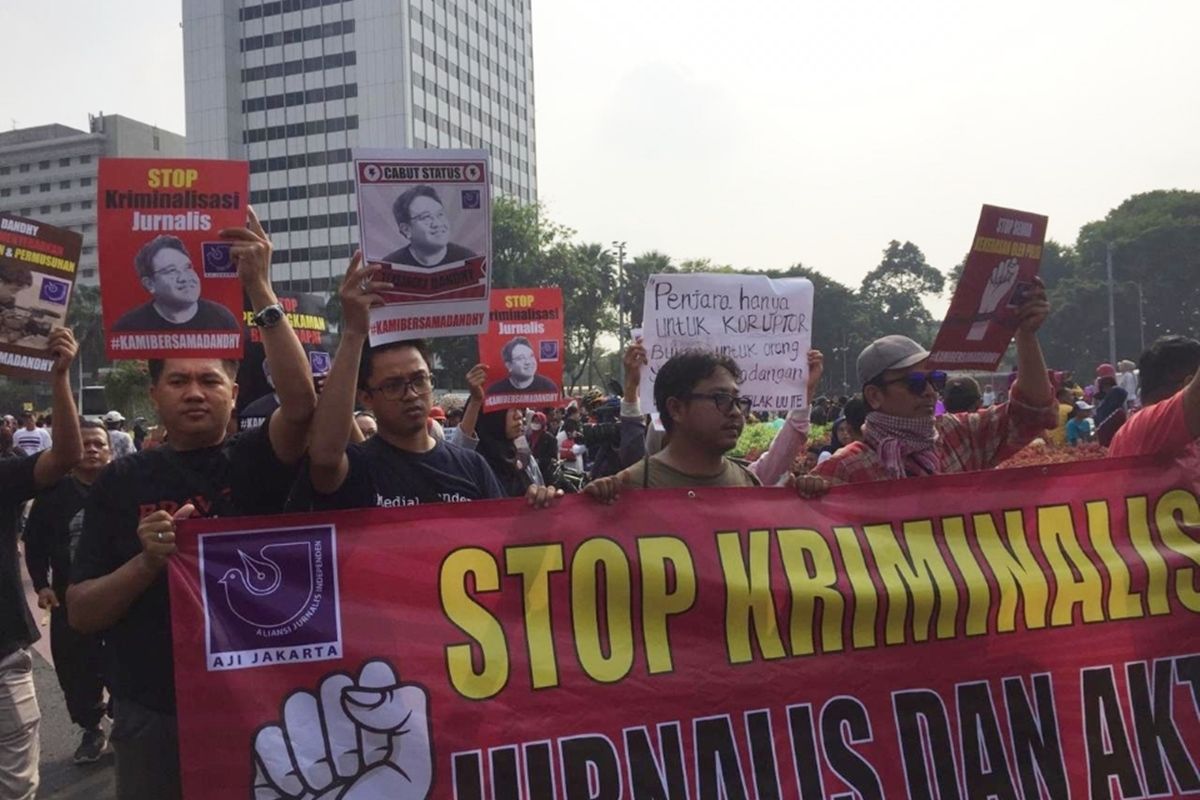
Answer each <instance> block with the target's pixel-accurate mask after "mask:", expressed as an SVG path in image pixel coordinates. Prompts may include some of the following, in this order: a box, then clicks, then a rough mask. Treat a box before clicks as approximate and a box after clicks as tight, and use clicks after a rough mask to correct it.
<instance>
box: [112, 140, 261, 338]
mask: <svg viewBox="0 0 1200 800" xmlns="http://www.w3.org/2000/svg"><path fill="white" fill-rule="evenodd" d="M249 176H250V173H249V167H248V165H247V164H246V162H244V161H207V160H200V159H143V158H102V159H100V175H99V190H98V192H97V207H98V212H97V218H98V225H99V229H98V230H99V244H100V286H101V289H100V292H101V299H102V303H103V306H104V334H105V352H106V353H107V354H108V357H109V358H165V357H167V356H184V357H196V356H212V357H220V358H240V357H241V355H242V325H241V322H240V321H239V320H240V319H241V316H242V289H241V284H240V283H239V282H238V279H237V268H236V266H235V265H234V264H233V261H232V259H231V258H230V255H229V243H228V242H226V241H223V240H222V239H221V237H220V236H218V232H219V231H221V229H223V228H244V227H245V226H246V201H247V197H246V187H247V186H248V184H249Z"/></svg>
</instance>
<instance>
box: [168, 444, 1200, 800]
mask: <svg viewBox="0 0 1200 800" xmlns="http://www.w3.org/2000/svg"><path fill="white" fill-rule="evenodd" d="M1101 478H1102V480H1101ZM1198 491H1200V478H1198V476H1197V475H1195V474H1188V473H1186V472H1185V471H1184V470H1182V469H1181V468H1180V467H1178V466H1176V465H1168V464H1161V463H1157V462H1153V461H1150V460H1145V459H1142V460H1126V461H1107V462H1100V463H1079V464H1070V465H1060V466H1055V467H1051V468H1033V469H1015V470H1005V471H1002V472H994V471H993V472H979V473H972V474H961V475H951V476H941V477H937V478H926V479H914V480H906V481H891V482H887V483H875V484H862V485H857V486H847V487H839V488H837V489H834V490H833V491H832V492H831V493H830V494H829V495H828V496H827V497H826V498H825V499H824V500H822V501H820V502H806V501H803V500H800V499H797V498H796V497H795V496H794V495H793V494H791V493H790V492H788V491H787V490H784V489H764V490H754V491H750V490H742V489H695V490H692V491H682V490H681V491H644V492H641V493H639V492H637V491H631V492H627V493H625V494H624V495H622V497H621V499H620V500H619V501H618V502H617V503H616V504H615V505H612V506H602V505H599V504H597V503H594V502H593V501H591V500H590V499H589V498H586V497H570V498H566V499H565V500H564V502H562V504H561V505H560V506H559V507H558V508H557V509H556V510H553V511H535V510H531V509H528V508H527V507H526V506H525V505H524V504H523V503H521V502H520V501H516V500H513V501H494V502H483V503H470V504H446V505H440V506H420V507H417V508H412V509H401V510H374V509H372V510H364V511H355V512H347V513H340V514H329V515H287V516H280V517H273V518H257V519H225V520H199V521H193V520H188V521H187V522H186V523H184V525H183V526H182V528H181V532H180V554H179V556H178V557H176V558H173V559H172V562H171V574H170V583H171V605H172V616H173V626H174V647H175V669H176V685H177V686H178V687H179V692H178V712H179V726H180V741H181V748H182V768H183V779H184V789H185V796H186V797H187V798H188V800H203V799H204V798H214V799H216V798H222V800H223V799H224V798H230V797H247V796H253V797H255V798H259V800H265V799H266V798H278V797H300V796H304V797H318V796H319V797H333V796H336V797H353V798H355V800H360V799H361V798H421V797H437V798H451V797H453V798H457V800H483V798H501V797H511V798H520V797H530V798H568V799H571V800H573V799H574V798H589V800H594V799H595V798H605V799H608V798H613V799H615V798H620V797H633V798H649V797H658V798H684V797H704V798H708V797H711V798H717V797H726V798H748V797H760V798H761V797H778V798H801V797H802V798H805V799H806V800H807V798H813V797H833V796H850V794H847V793H856V794H855V795H854V796H859V797H869V798H882V797H931V796H935V795H934V787H936V790H937V796H940V797H943V798H946V797H960V796H961V797H985V796H998V797H1010V798H1012V797H1054V798H1059V797H1068V796H1070V797H1087V796H1092V797H1098V796H1103V797H1108V796H1109V787H1110V785H1111V784H1112V783H1113V782H1114V781H1116V782H1117V783H1119V784H1120V786H1121V787H1122V791H1124V793H1125V796H1134V795H1138V794H1141V793H1142V788H1141V787H1144V790H1145V793H1146V794H1149V795H1154V796H1160V795H1166V794H1170V793H1172V791H1173V787H1176V786H1177V787H1180V788H1181V789H1182V790H1183V791H1193V790H1194V789H1195V788H1197V786H1198V785H1200V777H1198V776H1197V773H1196V767H1195V766H1194V764H1195V763H1196V760H1197V757H1198V756H1200V718H1198V716H1197V708H1198V706H1197V703H1196V698H1197V697H1198V696H1200V655H1197V653H1196V642H1197V634H1198V633H1200V617H1198V616H1197V613H1198V612H1200V587H1198V585H1197V580H1196V567H1197V565H1200V542H1198V541H1197V529H1198V526H1200V504H1198V501H1197V492H1198ZM398 530H402V531H403V534H404V535H402V536H398V535H397V531H398ZM1139 781H1142V782H1144V783H1140V782H1139ZM960 787H961V791H962V793H961V794H960Z"/></svg>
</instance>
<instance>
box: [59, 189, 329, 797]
mask: <svg viewBox="0 0 1200 800" xmlns="http://www.w3.org/2000/svg"><path fill="white" fill-rule="evenodd" d="M221 236H222V237H225V238H227V239H231V240H233V247H232V249H231V256H232V258H233V260H234V261H235V262H236V263H237V269H238V278H239V280H240V281H241V284H242V288H243V289H244V290H245V292H246V296H247V297H248V298H249V299H250V303H251V306H252V308H253V310H254V318H255V323H256V324H257V325H258V326H259V327H260V328H261V329H262V342H263V347H264V348H265V350H266V357H267V359H268V360H269V361H270V362H271V374H272V375H273V376H274V377H275V391H276V393H277V394H278V395H279V408H278V409H276V411H275V412H274V413H273V414H272V415H271V418H270V419H269V420H268V421H267V423H266V424H265V425H263V426H262V427H260V428H257V429H255V430H252V431H248V432H246V433H242V434H239V435H237V436H234V437H232V438H227V437H226V431H227V430H228V427H229V421H230V418H231V416H232V414H233V407H234V400H235V398H236V397H237V384H236V383H234V380H235V376H236V375H237V366H238V365H237V362H235V361H222V360H220V359H215V358H209V359H204V358H195V359H182V358H181V359H166V360H164V361H151V362H150V379H151V387H150V398H151V400H153V402H154V405H155V408H156V409H157V411H158V415H159V418H160V419H161V420H162V424H163V426H164V427H165V428H166V431H167V439H168V444H167V445H165V446H162V447H156V448H153V449H150V450H142V451H141V452H139V453H137V454H135V455H132V456H128V457H126V458H122V459H120V460H118V461H117V462H114V463H113V464H112V465H111V466H110V467H109V468H108V469H107V470H106V471H105V472H104V474H103V475H101V476H100V479H99V480H98V481H97V482H96V485H95V487H93V490H92V493H91V495H90V496H89V497H88V502H87V505H86V507H85V513H84V524H83V535H82V537H81V538H80V541H79V549H78V551H77V552H76V554H75V561H74V564H73V565H72V575H71V587H70V589H69V590H68V591H67V607H68V609H69V611H70V620H71V625H72V626H74V627H75V628H76V629H78V630H80V631H82V632H90V633H94V632H99V631H103V632H104V638H105V655H106V657H107V659H108V663H109V667H110V675H109V677H110V679H111V681H112V686H111V691H112V695H113V698H114V721H113V730H112V742H113V746H114V749H115V750H116V755H117V797H118V798H119V800H131V799H136V800H141V799H142V798H146V799H147V800H149V799H150V798H153V800H171V799H172V798H178V797H179V796H180V792H181V790H180V784H179V774H180V773H179V744H178V731H177V726H176V721H175V686H174V671H173V661H172V649H171V613H170V604H169V596H168V592H167V572H166V565H167V560H168V559H169V558H170V557H171V556H172V555H173V554H174V553H175V523H176V521H177V520H180V519H185V518H187V517H190V516H205V517H212V516H233V515H244V514H269V513H273V512H278V511H281V510H282V508H283V505H284V502H285V501H286V499H287V495H288V491H289V489H290V488H291V485H292V482H293V480H294V478H295V474H296V466H297V464H298V463H299V461H300V459H301V457H302V456H303V455H304V445H305V441H306V437H307V435H308V426H309V423H310V422H311V420H312V412H313V409H314V407H315V406H316V393H315V392H314V390H313V384H312V378H311V375H310V370H309V364H308V357H307V356H306V355H305V353H304V348H303V347H302V346H301V344H300V341H299V339H297V338H296V334H295V333H294V332H293V331H292V329H291V327H290V326H289V325H288V322H287V318H286V316H285V315H284V314H283V310H282V307H281V306H280V305H279V303H278V299H277V298H276V297H275V293H274V291H273V290H272V289H271V282H270V277H269V270H270V255H271V243H270V241H269V240H268V239H267V237H266V234H265V233H264V232H263V229H262V227H261V226H260V225H259V223H258V219H257V218H256V217H255V216H254V213H253V212H250V226H249V228H239V229H234V230H224V231H221Z"/></svg>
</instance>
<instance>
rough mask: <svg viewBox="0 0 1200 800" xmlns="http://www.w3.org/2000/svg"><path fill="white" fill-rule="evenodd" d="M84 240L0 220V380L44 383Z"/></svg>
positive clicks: (34, 224)
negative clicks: (49, 347) (52, 339)
mask: <svg viewBox="0 0 1200 800" xmlns="http://www.w3.org/2000/svg"><path fill="white" fill-rule="evenodd" d="M82 242H83V237H82V236H81V235H79V234H78V233H75V232H73V231H68V230H64V229H63V228H56V227H54V226H53V225H47V224H45V223H44V222H38V221H37V220H32V219H26V218H24V217H17V216H14V215H12V214H0V375H9V376H11V377H14V378H33V379H35V380H48V379H49V378H50V369H51V368H52V367H53V366H54V359H53V357H52V356H51V354H50V352H49V351H48V350H47V348H46V345H47V339H48V337H49V336H50V330H51V329H52V328H54V327H57V326H60V325H65V324H66V321H67V307H68V306H69V304H70V302H71V290H72V289H73V288H74V286H75V270H76V268H77V267H78V266H79V251H80V245H81V244H82Z"/></svg>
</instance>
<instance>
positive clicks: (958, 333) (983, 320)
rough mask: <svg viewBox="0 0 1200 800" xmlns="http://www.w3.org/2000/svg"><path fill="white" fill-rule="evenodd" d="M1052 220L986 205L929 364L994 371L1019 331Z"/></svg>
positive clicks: (939, 367) (934, 344) (938, 366)
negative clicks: (1020, 312) (1020, 313)
mask: <svg viewBox="0 0 1200 800" xmlns="http://www.w3.org/2000/svg"><path fill="white" fill-rule="evenodd" d="M1046 222H1047V218H1046V217H1043V216H1041V215H1039V214H1030V213H1028V212H1025V211H1014V210H1012V209H1009V208H997V207H996V206H984V207H983V210H982V211H981V212H980V214H979V226H978V227H977V228H976V229H975V239H974V241H973V242H972V244H971V252H970V253H969V254H968V255H967V262H966V264H965V265H964V267H963V274H962V277H961V278H960V279H959V281H958V288H957V289H956V290H955V292H954V299H953V300H951V301H950V309H949V310H948V311H947V312H946V319H945V320H944V321H943V322H942V327H941V329H940V330H939V331H938V335H937V339H936V340H935V341H934V343H933V350H932V355H930V357H929V366H930V367H931V368H933V367H936V368H938V369H952V370H955V369H960V370H961V369H978V370H987V371H990V370H994V369H995V368H996V366H997V365H998V364H999V363H1000V359H1001V358H1003V357H1004V351H1005V350H1007V349H1008V343H1009V342H1011V341H1012V337H1013V334H1014V333H1015V332H1016V329H1017V323H1016V310H1017V308H1018V307H1019V306H1020V305H1021V302H1022V300H1023V299H1024V297H1025V295H1026V293H1027V292H1028V291H1029V290H1030V289H1031V288H1032V287H1033V285H1034V284H1033V280H1034V278H1035V277H1036V276H1037V274H1038V267H1039V265H1040V264H1041V263H1042V244H1043V243H1044V242H1045V240H1046Z"/></svg>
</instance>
